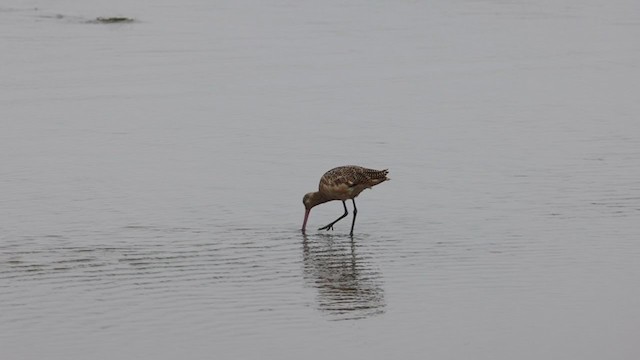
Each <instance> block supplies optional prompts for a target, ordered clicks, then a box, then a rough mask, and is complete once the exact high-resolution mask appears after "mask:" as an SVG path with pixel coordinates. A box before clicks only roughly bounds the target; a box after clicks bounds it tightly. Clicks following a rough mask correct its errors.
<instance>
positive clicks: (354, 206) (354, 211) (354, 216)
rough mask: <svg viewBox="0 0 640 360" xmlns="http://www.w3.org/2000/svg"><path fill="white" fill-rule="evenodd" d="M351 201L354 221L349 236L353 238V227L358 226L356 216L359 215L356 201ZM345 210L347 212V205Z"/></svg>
mask: <svg viewBox="0 0 640 360" xmlns="http://www.w3.org/2000/svg"><path fill="white" fill-rule="evenodd" d="M351 201H353V221H352V222H351V232H349V236H351V237H353V226H354V225H355V224H356V215H358V208H357V207H356V199H355V198H354V199H351ZM344 210H345V211H346V210H347V206H346V205H345V207H344ZM345 215H346V214H345Z"/></svg>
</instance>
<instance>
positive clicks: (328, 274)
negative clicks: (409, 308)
mask: <svg viewBox="0 0 640 360" xmlns="http://www.w3.org/2000/svg"><path fill="white" fill-rule="evenodd" d="M358 250H361V249H359V246H358V245H357V241H356V239H354V238H353V237H348V238H347V237H338V236H333V235H319V236H317V238H315V237H314V239H313V241H309V239H308V237H307V236H306V235H304V236H303V260H304V277H305V280H306V281H307V283H309V284H311V285H313V286H314V287H316V288H317V289H318V297H317V299H318V300H317V306H318V309H319V310H320V311H322V312H323V313H325V314H328V315H329V316H330V317H331V318H332V320H354V319H364V318H367V317H370V316H375V315H380V314H383V313H384V309H385V301H384V290H383V289H382V281H381V279H380V273H379V272H378V271H375V270H374V269H373V266H372V264H371V263H370V262H369V260H368V259H367V258H363V257H362V256H358Z"/></svg>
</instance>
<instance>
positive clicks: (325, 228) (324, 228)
mask: <svg viewBox="0 0 640 360" xmlns="http://www.w3.org/2000/svg"><path fill="white" fill-rule="evenodd" d="M318 230H327V231H329V230H333V224H329V225H326V226H323V227H321V228H318Z"/></svg>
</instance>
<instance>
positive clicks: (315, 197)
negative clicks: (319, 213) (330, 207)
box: [309, 191, 331, 208]
mask: <svg viewBox="0 0 640 360" xmlns="http://www.w3.org/2000/svg"><path fill="white" fill-rule="evenodd" d="M310 199H311V200H310V202H309V204H310V205H311V206H310V207H309V208H312V207H314V206H316V205H320V204H323V203H326V202H327V201H330V200H331V199H329V198H327V197H326V196H324V194H322V193H321V192H319V191H316V192H314V193H311V198H310Z"/></svg>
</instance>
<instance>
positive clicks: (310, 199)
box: [302, 165, 389, 236]
mask: <svg viewBox="0 0 640 360" xmlns="http://www.w3.org/2000/svg"><path fill="white" fill-rule="evenodd" d="M388 173H389V171H388V170H387V169H385V170H373V169H367V168H363V167H360V166H353V165H350V166H340V167H337V168H334V169H331V170H329V171H327V172H326V173H325V174H324V175H322V177H321V178H320V185H319V186H318V191H316V192H310V193H308V194H305V196H304V198H302V203H303V204H304V208H305V212H304V221H303V223H302V233H303V234H304V232H305V230H306V228H307V220H308V219H309V213H310V212H311V209H312V208H313V207H314V206H316V205H320V204H322V203H326V202H327V201H332V200H341V201H342V206H344V214H342V216H340V217H339V218H337V219H336V220H335V221H333V222H331V223H329V224H327V225H326V226H323V227H321V228H319V229H318V230H333V225H334V224H335V223H337V222H338V221H340V220H342V219H343V218H344V217H345V216H347V215H349V211H347V204H346V203H345V201H346V200H349V199H351V201H353V221H352V222H351V231H350V232H349V235H351V236H353V226H354V225H355V224H356V215H357V214H358V209H357V208H356V200H355V198H356V196H358V195H359V194H360V193H361V192H362V190H364V189H368V188H371V187H373V186H376V185H378V184H380V183H381V182H383V181H387V180H389V178H388V177H387V174H388Z"/></svg>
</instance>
